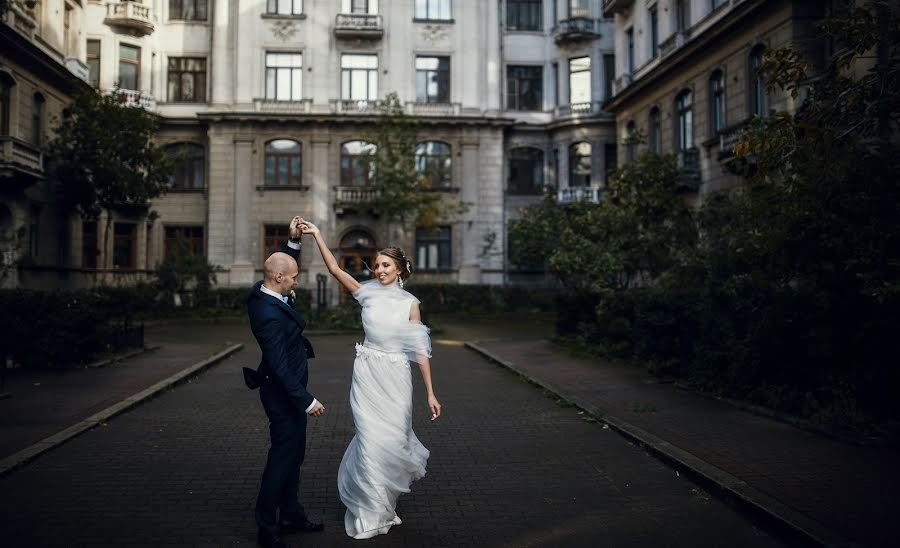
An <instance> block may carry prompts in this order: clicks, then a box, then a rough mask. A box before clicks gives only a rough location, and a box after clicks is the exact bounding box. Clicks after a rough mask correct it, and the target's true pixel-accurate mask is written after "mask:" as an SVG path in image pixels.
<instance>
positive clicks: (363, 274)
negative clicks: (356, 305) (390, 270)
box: [338, 228, 378, 302]
mask: <svg viewBox="0 0 900 548" xmlns="http://www.w3.org/2000/svg"><path fill="white" fill-rule="evenodd" d="M338 248H339V250H340V253H339V256H340V259H339V261H340V262H339V264H340V267H341V270H343V271H344V272H347V273H348V274H350V275H351V276H353V278H355V279H356V280H357V281H360V282H362V281H365V280H368V279H369V278H371V277H372V272H371V271H370V270H369V266H371V265H372V264H374V262H375V254H376V253H377V252H378V248H377V247H376V246H375V238H373V237H372V234H371V233H370V232H369V231H368V230H364V229H360V228H356V229H353V230H350V231H349V232H347V234H345V235H344V237H343V238H341V241H340V243H339V244H338ZM340 299H341V302H346V301H350V300H352V299H351V298H350V295H349V293H347V292H346V291H342V292H341V295H340Z"/></svg>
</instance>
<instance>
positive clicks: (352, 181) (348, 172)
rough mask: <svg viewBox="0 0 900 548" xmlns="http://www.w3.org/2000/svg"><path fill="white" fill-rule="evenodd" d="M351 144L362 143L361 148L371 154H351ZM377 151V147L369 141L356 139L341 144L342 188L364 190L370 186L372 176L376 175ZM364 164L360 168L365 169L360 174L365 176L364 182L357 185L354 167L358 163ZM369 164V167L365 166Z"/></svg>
mask: <svg viewBox="0 0 900 548" xmlns="http://www.w3.org/2000/svg"><path fill="white" fill-rule="evenodd" d="M351 143H361V145H360V146H361V148H363V149H365V148H369V149H370V152H369V153H368V154H355V153H351V152H349V151H348V150H347V148H348V145H350V144H351ZM377 152H378V151H377V149H376V148H375V145H374V144H372V143H369V142H368V141H363V140H362V139H355V140H351V141H345V142H343V143H341V163H340V173H341V179H340V181H341V186H343V187H353V188H364V187H366V186H368V185H369V183H370V182H371V180H372V176H373V175H374V168H375V164H374V162H375V155H376V154H377ZM362 158H368V160H362ZM358 162H362V164H361V165H360V167H362V168H365V169H364V170H361V171H360V173H362V174H363V178H362V182H361V183H359V184H358V183H357V181H356V178H355V177H354V175H353V174H354V172H355V169H354V166H355V165H356V164H357V163H358ZM365 164H369V165H365Z"/></svg>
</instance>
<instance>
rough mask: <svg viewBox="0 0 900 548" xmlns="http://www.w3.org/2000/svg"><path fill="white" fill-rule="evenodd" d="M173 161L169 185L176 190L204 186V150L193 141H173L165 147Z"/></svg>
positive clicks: (196, 188) (194, 188)
mask: <svg viewBox="0 0 900 548" xmlns="http://www.w3.org/2000/svg"><path fill="white" fill-rule="evenodd" d="M166 152H167V153H168V154H169V156H170V157H171V158H172V159H174V161H175V170H174V172H173V173H172V177H171V178H170V179H169V186H170V187H171V188H173V189H176V190H198V189H202V188H203V187H204V186H206V150H205V149H204V148H203V147H202V146H200V145H197V144H194V143H175V144H174V145H169V146H168V147H167V148H166Z"/></svg>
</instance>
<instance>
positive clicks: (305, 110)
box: [253, 99, 312, 114]
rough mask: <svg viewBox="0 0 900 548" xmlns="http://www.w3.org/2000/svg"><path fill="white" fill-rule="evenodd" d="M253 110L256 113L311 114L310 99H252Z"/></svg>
mask: <svg viewBox="0 0 900 548" xmlns="http://www.w3.org/2000/svg"><path fill="white" fill-rule="evenodd" d="M253 108H254V109H255V110H256V112H270V113H273V114H309V113H311V112H312V99H301V100H299V101H276V100H275V99H254V100H253Z"/></svg>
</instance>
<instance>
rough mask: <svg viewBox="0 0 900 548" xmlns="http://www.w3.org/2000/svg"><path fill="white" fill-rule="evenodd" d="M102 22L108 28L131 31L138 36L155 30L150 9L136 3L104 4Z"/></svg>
mask: <svg viewBox="0 0 900 548" xmlns="http://www.w3.org/2000/svg"><path fill="white" fill-rule="evenodd" d="M103 22H104V23H105V24H106V25H108V26H110V27H124V28H127V29H131V30H133V31H134V32H136V33H137V34H138V35H139V36H144V35H147V34H151V33H153V30H154V28H155V27H154V24H153V17H152V14H151V12H150V8H149V7H147V6H143V5H141V4H138V3H137V2H114V3H112V2H111V3H109V4H106V18H105V19H104V20H103Z"/></svg>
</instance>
